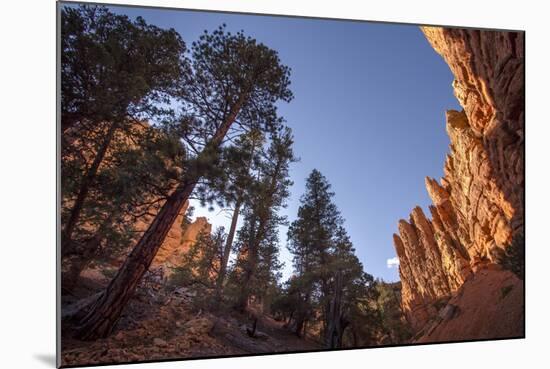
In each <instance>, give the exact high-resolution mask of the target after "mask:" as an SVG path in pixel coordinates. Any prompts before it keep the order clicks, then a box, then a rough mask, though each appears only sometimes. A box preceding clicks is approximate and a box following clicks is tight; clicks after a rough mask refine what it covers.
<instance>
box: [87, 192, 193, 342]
mask: <svg viewBox="0 0 550 369" xmlns="http://www.w3.org/2000/svg"><path fill="white" fill-rule="evenodd" d="M194 187H195V182H191V183H189V182H188V183H183V184H181V185H180V186H178V188H177V189H176V190H175V191H174V193H172V195H170V197H169V198H168V199H167V200H166V202H165V203H164V205H163V206H162V209H161V210H160V211H159V213H158V214H157V216H156V217H155V219H154V220H153V222H152V223H151V225H150V226H149V228H148V229H147V231H146V232H145V233H144V234H143V236H142V237H141V239H140V240H139V242H138V244H137V245H136V246H135V247H134V249H133V250H132V252H131V253H130V255H129V256H128V257H127V258H126V261H125V262H124V264H123V265H122V267H121V268H120V269H119V271H118V273H117V275H116V276H115V277H114V278H113V279H112V280H111V283H109V286H108V287H107V289H106V290H105V291H103V293H102V294H101V296H100V297H99V299H98V300H97V301H96V303H95V304H94V305H93V307H92V309H91V310H90V312H89V313H88V314H87V315H86V316H85V317H84V318H83V319H82V321H81V322H80V325H79V327H78V332H77V338H79V339H84V340H89V339H96V338H100V337H107V336H108V335H109V334H110V333H111V331H112V329H113V328H114V326H115V324H116V322H117V321H118V319H119V318H120V314H121V313H122V310H123V309H124V307H125V306H126V304H127V302H128V300H129V299H130V298H131V296H132V294H133V292H134V291H135V289H136V287H137V285H138V283H139V282H140V281H141V278H142V277H143V275H144V274H145V272H146V271H147V270H148V269H149V266H150V265H151V262H152V261H153V259H154V257H155V255H156V254H157V251H158V249H159V248H160V246H161V245H162V242H163V241H164V239H165V237H166V235H167V234H168V231H169V230H170V228H172V225H173V224H174V222H175V220H176V218H177V216H178V214H179V213H180V212H181V209H182V208H183V205H184V204H185V202H186V201H187V199H188V198H189V195H190V194H191V192H192V191H193V189H194Z"/></svg>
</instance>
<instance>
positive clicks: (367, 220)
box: [111, 7, 460, 281]
mask: <svg viewBox="0 0 550 369" xmlns="http://www.w3.org/2000/svg"><path fill="white" fill-rule="evenodd" d="M111 9H112V10H113V11H115V12H117V13H124V14H127V15H128V16H130V17H132V18H133V17H135V16H138V15H141V16H142V17H143V18H145V20H146V21H148V22H149V23H152V24H155V25H157V26H160V27H173V28H175V29H176V30H177V31H178V32H179V33H180V34H181V36H182V37H183V39H184V40H185V41H186V42H187V44H188V45H189V46H190V44H191V42H192V41H194V40H196V39H197V38H198V36H199V35H200V33H202V32H203V31H204V30H205V29H207V30H213V29H215V28H216V27H218V26H219V25H221V24H222V23H225V24H227V27H228V30H230V31H238V30H241V29H242V30H244V31H245V33H246V34H247V35H250V36H252V37H254V38H256V39H257V40H259V41H261V42H263V43H265V44H266V45H268V46H269V47H271V48H273V49H276V50H277V51H278V52H279V54H280V57H281V60H282V62H283V63H284V64H286V65H288V66H290V67H291V68H292V75H291V80H292V85H291V88H292V91H293V92H294V95H295V99H294V100H293V101H292V102H291V103H290V104H282V105H281V106H280V113H281V114H282V115H283V116H284V117H285V118H286V120H287V122H288V125H289V126H290V127H291V128H292V129H293V132H294V136H295V142H296V143H295V148H294V150H295V153H296V155H297V156H299V157H300V159H301V161H300V162H298V163H295V164H294V165H293V167H292V168H291V176H292V179H293V180H294V186H293V187H292V189H291V192H292V194H291V198H290V199H289V201H288V208H287V209H285V210H284V213H285V214H286V215H287V216H288V217H289V220H293V219H294V218H295V216H296V214H297V209H298V206H299V198H300V196H301V194H302V193H303V191H304V188H305V178H306V177H307V176H308V174H309V173H310V172H311V170H312V169H313V168H317V169H319V170H320V171H321V172H322V173H323V174H324V175H325V176H326V177H327V178H328V180H329V181H330V182H331V184H332V187H333V191H334V192H335V193H336V196H335V198H334V200H335V203H336V204H337V206H338V207H339V209H340V211H341V212H342V215H343V216H344V218H345V219H346V223H345V224H346V228H347V230H348V233H349V234H350V236H351V239H352V241H353V243H354V245H355V248H356V252H357V255H358V257H359V258H360V260H361V261H362V263H363V265H364V267H365V270H366V271H367V272H368V273H370V274H373V275H374V276H375V277H379V278H383V279H384V280H387V281H394V280H398V279H399V276H398V272H397V268H395V267H393V268H388V266H387V260H388V259H391V258H393V257H395V250H394V247H393V243H392V234H393V233H394V232H396V231H397V222H398V220H399V219H401V218H408V215H409V213H410V211H411V210H412V208H413V207H414V206H416V205H420V206H422V207H423V208H424V209H425V210H426V208H427V206H428V205H429V203H430V201H429V198H428V196H427V193H426V190H425V187H424V177H425V176H431V177H435V178H438V179H439V178H440V177H441V175H442V173H443V163H444V159H445V154H446V153H447V151H448V144H449V140H448V137H447V135H446V132H445V111H446V110H448V109H460V107H459V105H458V102H457V101H456V99H455V97H454V96H453V91H452V87H451V82H452V80H453V77H452V75H451V72H450V70H449V68H448V67H447V65H446V64H445V63H444V61H443V60H442V59H441V57H440V56H439V55H438V54H436V53H435V51H434V50H433V49H432V48H431V46H430V45H429V44H428V42H427V41H426V39H425V38H424V36H423V34H422V33H421V31H420V29H419V28H418V27H416V26H411V25H393V24H382V23H370V22H349V21H336V20H317V19H302V18H285V17H271V16H255V15H240V14H222V13H207V12H193V11H177V10H162V9H145V8H125V7H112V8H111ZM195 214H196V215H206V216H207V217H208V218H209V219H210V220H211V222H212V223H214V225H226V229H227V228H228V226H227V225H228V223H229V220H228V218H227V217H225V216H224V214H223V213H222V214H219V213H218V212H214V213H212V212H211V213H208V211H207V210H206V209H197V211H196V212H195ZM281 241H282V247H281V258H282V260H283V261H285V263H286V264H287V266H286V268H285V270H284V275H285V276H288V275H289V274H290V272H291V256H290V255H289V254H288V252H287V251H286V229H281Z"/></svg>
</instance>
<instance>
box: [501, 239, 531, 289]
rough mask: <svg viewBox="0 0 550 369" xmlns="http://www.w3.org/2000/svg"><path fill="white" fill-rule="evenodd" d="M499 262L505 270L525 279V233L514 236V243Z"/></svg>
mask: <svg viewBox="0 0 550 369" xmlns="http://www.w3.org/2000/svg"><path fill="white" fill-rule="evenodd" d="M499 262H500V264H501V265H502V267H503V268H504V269H507V270H509V271H511V272H513V273H515V274H516V275H517V276H518V277H519V278H520V279H524V278H525V235H524V233H523V232H521V233H518V234H516V236H514V239H513V240H512V243H511V244H510V246H508V247H507V248H506V250H505V251H504V255H503V256H502V257H501V259H500V261H499Z"/></svg>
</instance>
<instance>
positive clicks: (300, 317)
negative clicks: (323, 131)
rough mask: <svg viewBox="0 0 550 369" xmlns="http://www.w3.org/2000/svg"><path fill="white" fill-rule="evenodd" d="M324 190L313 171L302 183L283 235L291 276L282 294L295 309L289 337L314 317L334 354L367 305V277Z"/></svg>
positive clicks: (330, 194)
mask: <svg viewBox="0 0 550 369" xmlns="http://www.w3.org/2000/svg"><path fill="white" fill-rule="evenodd" d="M330 188H331V185H330V183H329V182H328V181H327V179H326V178H325V177H324V176H323V175H322V174H321V173H320V172H319V171H318V170H313V171H312V172H311V174H310V175H309V177H308V178H307V181H306V192H305V194H304V195H303V196H302V197H301V199H300V203H301V204H300V207H299V209H298V218H297V219H296V220H295V221H293V222H292V223H291V225H290V227H289V230H288V239H289V246H288V247H289V250H290V252H291V253H292V254H293V255H294V259H293V262H294V270H295V274H294V276H293V277H292V279H291V280H290V284H289V285H288V287H287V289H288V292H287V294H288V295H289V296H293V302H294V303H295V304H296V305H295V307H294V309H293V311H292V313H293V316H294V326H293V329H294V331H295V333H296V334H297V335H298V336H303V335H304V327H305V325H306V323H307V321H309V320H315V319H316V316H320V317H321V322H320V323H321V325H322V335H323V336H324V340H325V342H326V345H327V347H328V348H338V347H342V346H343V344H344V333H345V331H346V328H347V327H350V326H354V325H356V324H357V323H356V320H357V319H360V318H362V315H361V313H362V311H363V310H361V309H360V308H359V305H360V304H362V303H364V302H365V301H370V300H371V299H372V296H370V294H371V290H372V276H370V275H368V274H367V273H365V272H364V271H363V266H362V264H361V262H360V261H359V259H358V258H357V256H356V255H355V249H354V248H353V244H352V242H351V240H350V238H349V236H348V234H347V232H346V230H345V228H344V226H343V225H344V220H343V218H342V216H341V214H340V211H339V210H338V208H337V207H336V205H335V204H334V203H333V200H332V199H333V197H334V193H333V192H332V191H331V190H330ZM363 307H365V306H363ZM366 309H367V310H368V304H367V305H366ZM367 310H365V311H367ZM367 312H370V310H368V311H367ZM318 313H320V314H318Z"/></svg>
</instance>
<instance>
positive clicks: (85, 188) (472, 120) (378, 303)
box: [58, 2, 525, 367]
mask: <svg viewBox="0 0 550 369" xmlns="http://www.w3.org/2000/svg"><path fill="white" fill-rule="evenodd" d="M58 25H59V30H58V76H59V84H58V98H59V110H58V117H59V119H58V134H59V136H58V142H59V156H58V157H59V159H58V160H59V166H60V180H59V186H60V192H59V194H60V195H59V197H58V200H59V214H58V216H59V220H60V221H59V224H60V226H59V245H58V277H59V278H58V279H59V284H58V304H59V306H58V313H59V317H58V319H59V321H58V365H60V366H63V367H72V366H86V365H97V364H120V363H137V362H150V361H163V360H185V359H197V358H201V359H206V358H212V357H234V356H243V355H260V354H276V353H295V352H317V351H325V350H345V349H353V348H376V347H386V346H397V345H416V344H426V343H448V342H463V341H475V340H495V339H509V338H523V337H524V311H525V309H524V272H525V271H524V249H525V246H524V243H525V241H524V229H525V222H524V221H525V217H524V211H525V196H524V194H525V188H524V185H525V176H524V168H525V162H524V157H525V155H524V149H525V143H524V137H525V124H524V119H525V103H524V83H525V82H524V80H525V79H524V77H525V75H524V65H525V49H524V32H522V31H509V30H489V29H474V28H461V27H457V26H452V27H450V26H449V27H447V26H431V25H414V24H397V23H377V22H370V21H358V20H343V19H342V20H340V19H319V18H307V17H291V16H278V15H258V14H244V13H243V14H240V13H228V12H213V11H200V10H184V9H169V8H155V7H139V6H121V5H117V6H115V5H97V4H88V5H85V4H79V3H76V2H60V3H58Z"/></svg>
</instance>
